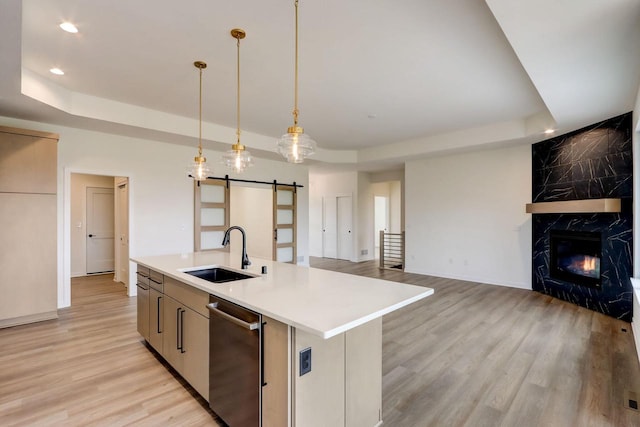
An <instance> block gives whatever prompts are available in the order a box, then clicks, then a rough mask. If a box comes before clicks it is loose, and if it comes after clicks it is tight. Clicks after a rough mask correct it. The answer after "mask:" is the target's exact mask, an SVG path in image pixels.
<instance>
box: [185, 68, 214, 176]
mask: <svg viewBox="0 0 640 427" xmlns="http://www.w3.org/2000/svg"><path fill="white" fill-rule="evenodd" d="M193 66H194V67H196V68H197V69H198V70H199V71H200V103H199V108H198V110H199V114H200V115H199V117H198V121H199V123H200V126H199V133H198V155H197V156H196V157H194V159H193V163H192V164H191V165H189V167H188V171H189V175H191V176H192V177H193V179H194V180H196V181H204V180H205V179H207V177H208V176H209V172H211V169H209V165H207V159H206V158H205V157H203V156H202V70H204V69H205V68H207V64H206V63H205V62H202V61H196V62H194V63H193Z"/></svg>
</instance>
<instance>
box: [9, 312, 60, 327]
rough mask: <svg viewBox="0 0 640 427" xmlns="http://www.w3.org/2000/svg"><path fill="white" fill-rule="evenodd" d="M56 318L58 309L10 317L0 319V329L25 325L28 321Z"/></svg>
mask: <svg viewBox="0 0 640 427" xmlns="http://www.w3.org/2000/svg"><path fill="white" fill-rule="evenodd" d="M57 318H58V311H57V310H56V311H48V312H46V313H38V314H30V315H28V316H20V317H12V318H11V319H2V320H0V329H3V328H10V327H12V326H19V325H26V324H28V323H35V322H44V321H45V320H52V319H57Z"/></svg>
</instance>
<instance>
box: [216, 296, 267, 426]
mask: <svg viewBox="0 0 640 427" xmlns="http://www.w3.org/2000/svg"><path fill="white" fill-rule="evenodd" d="M209 302H210V303H209V305H208V308H209V311H210V315H209V406H210V407H211V409H212V410H213V411H214V412H215V413H216V414H218V416H219V417H220V418H222V419H223V420H224V422H225V423H227V424H228V425H229V426H230V427H258V426H260V424H261V419H260V407H261V396H262V393H261V390H262V378H261V376H262V316H261V315H260V314H258V313H256V312H253V311H251V310H247V309H246V308H244V307H240V306H239V305H237V304H234V303H231V302H229V301H226V300H224V299H221V298H218V297H215V296H213V295H211V296H210V298H209Z"/></svg>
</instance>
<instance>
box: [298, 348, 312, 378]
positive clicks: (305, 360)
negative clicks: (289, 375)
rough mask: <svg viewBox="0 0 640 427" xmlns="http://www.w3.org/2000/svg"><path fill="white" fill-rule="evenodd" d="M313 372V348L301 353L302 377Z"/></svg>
mask: <svg viewBox="0 0 640 427" xmlns="http://www.w3.org/2000/svg"><path fill="white" fill-rule="evenodd" d="M309 372H311V347H309V348H305V349H304V350H301V351H300V376H303V375H304V374H308V373H309Z"/></svg>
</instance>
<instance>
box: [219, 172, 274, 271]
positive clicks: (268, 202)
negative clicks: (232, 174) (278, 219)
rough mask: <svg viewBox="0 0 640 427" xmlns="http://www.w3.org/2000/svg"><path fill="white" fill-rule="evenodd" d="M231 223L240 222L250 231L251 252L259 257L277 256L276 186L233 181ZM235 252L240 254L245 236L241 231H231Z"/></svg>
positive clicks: (249, 251)
mask: <svg viewBox="0 0 640 427" xmlns="http://www.w3.org/2000/svg"><path fill="white" fill-rule="evenodd" d="M230 199H231V200H230V202H231V203H230V221H231V225H239V226H240V227H242V228H243V229H244V231H245V232H246V234H247V255H249V259H251V257H254V256H255V257H258V258H266V259H272V258H273V255H272V254H273V189H272V188H271V187H268V186H264V187H260V188H257V187H243V186H240V185H237V184H235V183H232V185H231V189H230ZM231 253H233V254H234V255H235V256H238V257H240V256H241V255H240V254H241V253H242V236H241V234H240V233H239V232H238V231H232V234H231Z"/></svg>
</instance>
